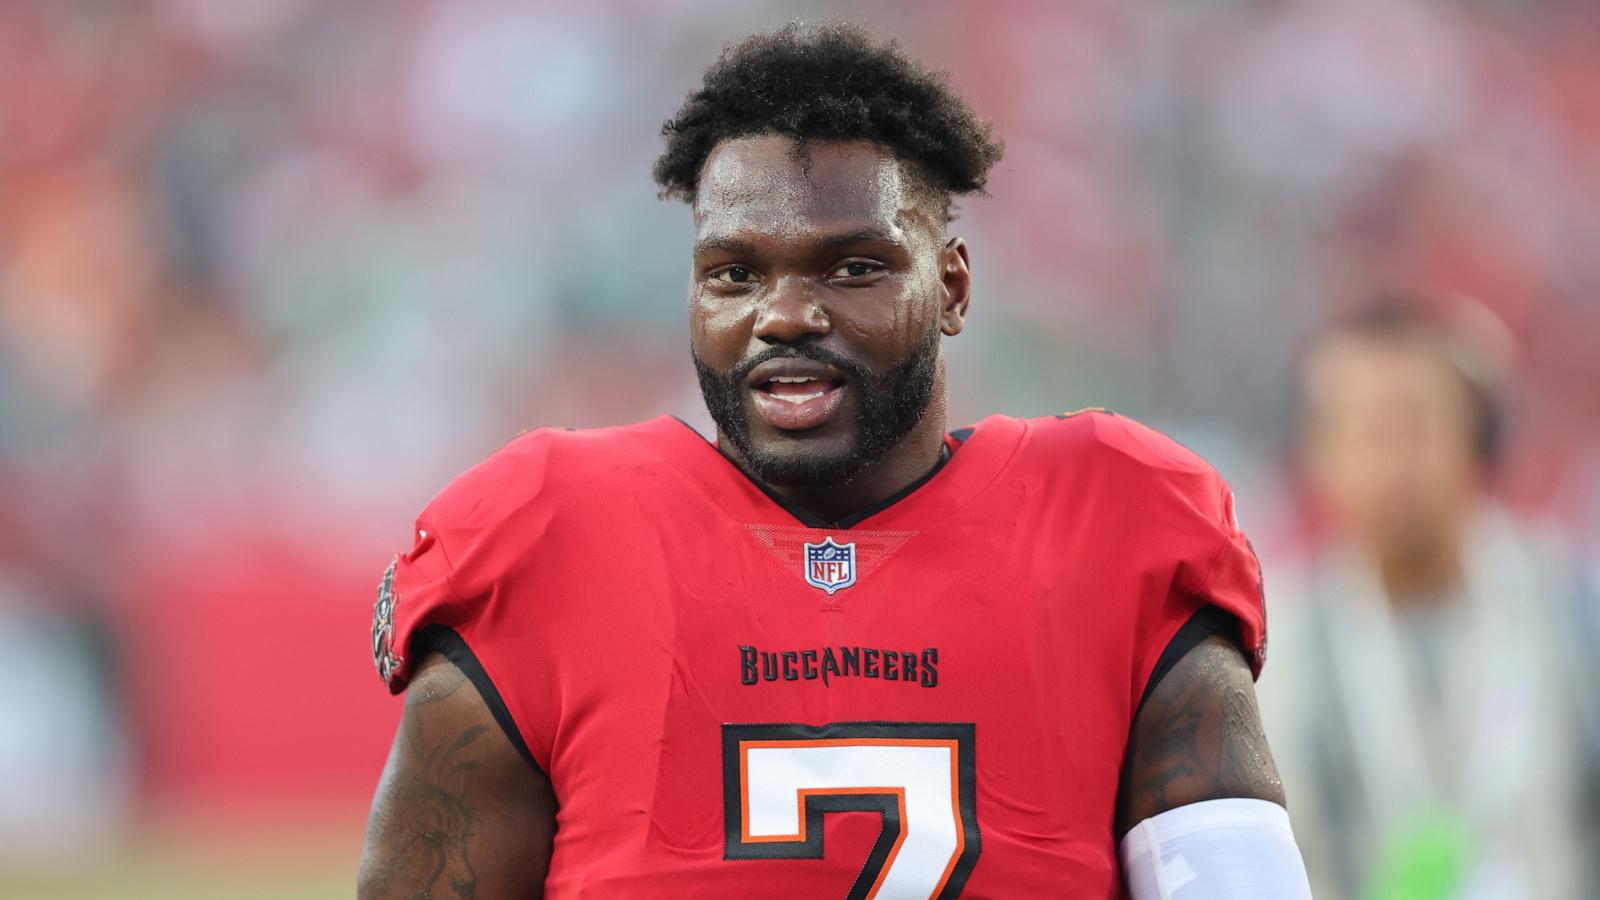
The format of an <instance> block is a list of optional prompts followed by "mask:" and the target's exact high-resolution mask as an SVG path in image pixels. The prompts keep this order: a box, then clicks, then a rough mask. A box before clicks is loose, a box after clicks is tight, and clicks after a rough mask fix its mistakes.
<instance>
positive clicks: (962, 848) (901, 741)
mask: <svg viewBox="0 0 1600 900" xmlns="http://www.w3.org/2000/svg"><path fill="white" fill-rule="evenodd" d="M752 747H755V748H758V749H767V748H798V749H805V748H808V747H944V748H945V749H946V750H949V751H950V815H951V821H953V822H954V823H955V826H956V829H955V830H956V849H955V852H953V853H951V854H950V861H949V862H948V863H946V864H945V867H944V874H943V875H941V876H939V883H938V884H937V885H935V886H934V889H933V893H932V894H931V895H929V896H931V897H937V896H939V893H940V892H941V891H943V890H944V886H945V884H946V883H948V882H949V881H950V875H951V873H952V872H954V871H955V869H956V864H957V863H959V862H960V861H961V856H962V854H963V853H965V852H966V849H967V831H966V828H965V826H964V823H963V821H962V819H961V748H960V742H959V741H955V740H931V739H918V738H822V739H818V740H804V739H799V740H783V741H761V740H756V741H740V742H739V838H740V840H742V841H743V842H744V843H747V844H777V843H790V844H792V843H797V842H800V841H804V840H805V839H806V830H807V828H806V826H807V824H808V822H807V819H806V798H807V797H837V796H840V795H847V794H894V795H895V798H896V800H897V802H898V803H899V805H900V836H899V837H897V838H895V841H894V846H893V847H890V848H889V855H888V857H887V858H886V859H884V861H883V868H882V869H881V870H880V871H879V872H878V878H877V880H876V881H874V882H873V883H872V888H871V890H869V891H867V897H868V898H872V897H876V896H877V895H878V888H880V887H882V885H883V879H885V878H887V877H888V875H889V869H890V867H891V866H893V865H894V860H895V857H896V856H897V855H898V854H899V853H900V845H901V844H903V843H905V840H906V835H907V834H910V833H911V822H910V821H909V820H907V818H906V789H905V787H904V786H900V787H849V788H800V789H798V790H796V791H795V800H796V803H797V804H798V806H799V809H800V815H799V826H800V830H799V831H797V832H796V833H794V834H774V835H761V836H752V835H751V834H750V782H749V771H750V766H749V761H750V749H751V748H752Z"/></svg>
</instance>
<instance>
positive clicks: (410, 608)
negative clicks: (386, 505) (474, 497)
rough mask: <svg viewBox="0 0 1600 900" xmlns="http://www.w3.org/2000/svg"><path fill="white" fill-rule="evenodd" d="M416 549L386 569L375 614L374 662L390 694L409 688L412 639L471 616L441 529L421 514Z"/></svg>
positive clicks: (413, 546) (412, 546) (460, 623)
mask: <svg viewBox="0 0 1600 900" xmlns="http://www.w3.org/2000/svg"><path fill="white" fill-rule="evenodd" d="M413 534H414V539H413V543H412V545H411V549H410V550H407V551H406V552H405V553H402V554H400V555H398V556H396V557H395V558H394V559H393V560H391V561H390V563H389V568H388V569H386V570H384V573H383V581H382V582H381V583H380V584H379V585H378V600H377V603H376V605H375V606H374V608H373V617H372V661H373V664H374V665H375V666H377V669H378V677H379V678H381V679H383V682H384V684H385V685H386V686H388V688H389V691H390V692H391V693H395V694H398V693H400V692H401V691H403V690H405V687H406V683H407V682H408V681H410V679H411V668H412V664H413V663H414V662H415V660H414V659H413V654H412V644H413V642H414V638H416V636H417V634H418V633H419V632H420V631H421V630H422V629H424V628H426V627H427V626H429V625H439V626H443V627H446V628H452V629H458V628H459V627H460V626H461V625H462V623H463V622H464V621H465V620H466V619H467V618H468V615H467V610H466V608H465V606H464V605H463V604H462V603H461V602H460V601H459V600H458V599H457V598H456V596H455V592H454V589H453V588H452V587H451V586H450V562H449V558H448V557H447V556H446V554H445V549H444V545H443V542H442V540H441V538H440V535H439V533H438V530H437V528H435V527H433V526H432V525H431V524H430V522H429V521H428V520H427V519H426V518H418V519H417V523H416V529H415V531H414V533H413Z"/></svg>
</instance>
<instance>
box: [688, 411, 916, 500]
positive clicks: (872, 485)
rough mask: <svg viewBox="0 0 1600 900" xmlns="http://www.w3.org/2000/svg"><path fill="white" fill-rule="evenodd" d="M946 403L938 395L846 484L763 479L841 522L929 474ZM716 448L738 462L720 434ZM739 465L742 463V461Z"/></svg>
mask: <svg viewBox="0 0 1600 900" xmlns="http://www.w3.org/2000/svg"><path fill="white" fill-rule="evenodd" d="M945 422H946V414H945V404H944V398H943V397H942V396H935V399H934V401H933V402H932V403H930V404H928V411H927V412H926V413H925V414H923V416H922V420H921V421H920V422H918V423H917V425H916V427H915V428H913V429H911V431H909V432H907V433H906V436H905V437H904V438H902V439H901V440H900V443H898V444H896V445H895V446H894V448H893V449H891V450H890V451H889V452H888V453H886V454H884V456H883V458H882V459H880V460H878V461H877V462H875V463H872V464H871V465H869V466H867V467H866V468H863V469H862V470H861V471H859V472H857V473H856V474H855V475H854V476H852V477H851V478H850V480H849V481H846V482H844V483H842V484H831V485H806V486H796V485H786V484H769V483H767V482H762V484H763V485H764V486H765V487H766V489H767V490H768V491H770V492H771V493H773V494H776V495H777V496H778V497H781V498H782V499H783V500H784V502H785V503H789V504H791V505H793V506H797V507H799V508H801V509H803V510H805V511H806V512H808V513H810V514H811V515H813V516H816V517H817V518H818V519H821V520H822V521H824V522H837V521H839V520H840V519H843V518H844V517H846V516H848V515H850V514H851V513H854V512H857V511H859V510H863V509H866V508H867V507H869V506H872V505H874V504H877V503H881V502H883V501H884V500H887V499H889V498H890V497H893V496H894V495H895V494H898V493H900V492H901V491H903V490H905V489H906V488H909V487H911V486H912V485H914V484H916V483H917V482H918V481H920V480H921V479H923V478H925V477H927V475H928V473H929V472H932V471H933V469H934V467H935V466H937V465H938V464H939V459H940V456H941V455H942V454H943V452H944V432H945ZM717 446H718V447H719V448H721V449H722V451H723V453H724V454H725V455H728V456H729V458H730V459H733V460H734V461H735V462H736V463H737V462H739V460H738V459H737V458H736V456H735V455H734V454H731V453H729V450H730V449H731V448H730V447H729V444H728V442H727V441H726V440H725V439H724V438H723V437H722V435H721V434H718V435H717ZM741 468H743V466H742V465H741Z"/></svg>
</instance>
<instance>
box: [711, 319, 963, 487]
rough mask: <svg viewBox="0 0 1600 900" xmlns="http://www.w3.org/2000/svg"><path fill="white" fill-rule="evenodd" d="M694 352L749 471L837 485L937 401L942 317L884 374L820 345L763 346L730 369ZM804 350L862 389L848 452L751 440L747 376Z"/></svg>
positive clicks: (719, 419)
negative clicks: (787, 448) (800, 449)
mask: <svg viewBox="0 0 1600 900" xmlns="http://www.w3.org/2000/svg"><path fill="white" fill-rule="evenodd" d="M690 355H691V356H693V357H694V369H695V373H696V374H697V375H698V376H699V377H700V393H701V395H703V396H704V397H705V401H706V409H707V410H708V411H709V412H710V413H711V420H712V421H713V422H716V423H717V430H718V431H719V432H720V433H721V434H722V436H723V437H725V438H727V439H728V442H729V443H731V444H732V445H733V446H734V448H735V449H737V450H738V451H739V455H740V456H741V457H742V458H743V459H744V464H745V468H746V469H748V470H749V472H750V474H751V475H754V476H755V477H756V478H758V479H760V480H761V481H763V482H766V483H767V484H775V485H784V486H787V487H836V486H838V485H842V484H845V483H847V482H848V481H849V480H850V479H851V478H853V477H855V475H856V473H858V472H860V471H861V470H862V469H864V468H866V467H867V466H870V465H872V464H873V463H875V462H877V461H878V460H880V459H882V458H883V457H884V455H885V454H887V453H888V452H889V451H890V450H892V449H894V447H895V445H897V444H899V443H900V441H901V439H903V438H904V437H905V436H906V435H907V434H909V433H910V432H911V429H913V428H915V427H916V426H917V423H918V422H920V421H922V417H923V416H924V415H925V414H927V412H928V406H929V405H930V404H931V403H932V402H933V383H934V374H935V372H936V371H937V370H938V364H939V323H938V321H937V320H936V321H935V322H934V323H933V327H932V328H930V329H928V335H927V337H926V338H924V339H923V341H922V343H920V344H919V345H917V347H916V348H914V349H913V350H912V351H911V353H910V355H909V356H907V357H906V359H905V360H904V361H902V362H901V363H899V364H898V365H896V366H895V367H894V368H893V369H890V370H889V371H888V372H886V373H883V374H879V373H877V372H874V371H872V370H870V369H868V368H866V367H865V366H863V365H861V364H860V363H858V362H856V361H855V360H852V359H849V358H846V357H843V356H840V355H838V354H836V353H834V352H832V351H830V350H824V349H823V348H821V347H819V346H817V345H815V344H779V345H774V346H772V347H768V348H767V349H765V350H763V351H761V352H760V353H757V354H756V355H755V356H752V357H750V358H749V359H747V360H745V361H744V362H742V363H740V364H739V365H737V366H735V367H734V368H733V371H731V372H728V373H726V374H724V373H722V372H718V371H716V370H714V369H712V368H710V367H709V366H707V365H706V364H705V363H703V362H701V361H700V356H699V354H696V353H694V351H693V349H692V348H691V350H690ZM786 357H787V358H797V357H804V358H806V359H812V360H816V361H817V362H820V363H827V364H828V365H831V366H833V367H835V368H837V369H839V370H840V371H842V372H846V373H848V374H849V375H850V378H851V386H852V387H853V388H855V390H856V392H857V403H856V441H855V446H853V447H851V448H850V449H849V450H848V451H847V452H845V453H841V454H836V455H833V456H819V455H816V454H812V453H803V454H800V455H798V456H780V455H776V454H770V453H763V452H762V451H761V450H760V449H759V448H757V447H756V446H755V444H754V442H753V441H751V439H750V420H749V418H748V417H747V416H746V415H745V408H744V391H745V381H746V379H748V378H749V377H750V373H751V371H753V370H754V369H755V367H756V366H759V365H761V364H762V363H764V362H766V361H767V360H769V359H783V358H786Z"/></svg>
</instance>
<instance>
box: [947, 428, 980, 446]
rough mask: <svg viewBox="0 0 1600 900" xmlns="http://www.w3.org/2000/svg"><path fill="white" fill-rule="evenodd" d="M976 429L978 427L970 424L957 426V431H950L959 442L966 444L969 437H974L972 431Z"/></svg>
mask: <svg viewBox="0 0 1600 900" xmlns="http://www.w3.org/2000/svg"><path fill="white" fill-rule="evenodd" d="M975 430H977V429H975V428H973V427H972V426H970V425H969V426H967V427H966V428H957V429H956V430H955V431H952V432H950V437H951V438H952V439H954V440H955V442H956V443H958V444H965V443H966V442H967V439H968V438H970V437H972V432H973V431H975Z"/></svg>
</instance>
